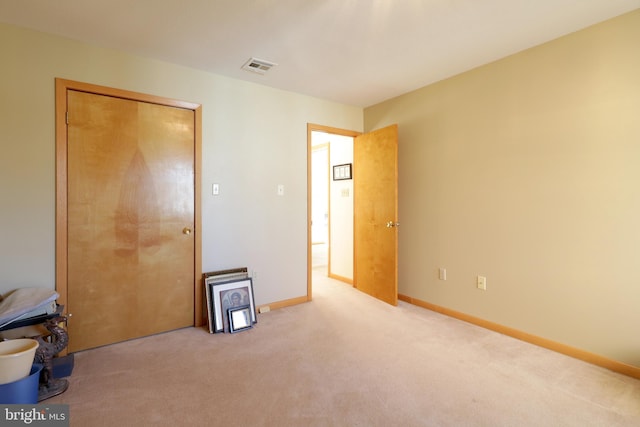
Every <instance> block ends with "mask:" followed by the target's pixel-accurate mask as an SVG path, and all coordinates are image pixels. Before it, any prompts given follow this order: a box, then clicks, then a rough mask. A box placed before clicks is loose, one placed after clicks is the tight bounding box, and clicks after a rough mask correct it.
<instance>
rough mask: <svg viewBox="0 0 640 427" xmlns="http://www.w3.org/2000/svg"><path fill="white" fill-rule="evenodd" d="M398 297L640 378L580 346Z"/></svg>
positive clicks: (639, 372) (630, 368)
mask: <svg viewBox="0 0 640 427" xmlns="http://www.w3.org/2000/svg"><path fill="white" fill-rule="evenodd" d="M398 299H400V300H401V301H405V302H408V303H409V304H413V305H416V306H418V307H422V308H426V309H427V310H431V311H435V312H437V313H441V314H444V315H446V316H449V317H453V318H455V319H459V320H463V321H465V322H467V323H471V324H473V325H477V326H480V327H483V328H485V329H489V330H492V331H495V332H499V333H501V334H504V335H507V336H510V337H513V338H516V339H519V340H521V341H525V342H528V343H530V344H534V345H537V346H538V347H543V348H546V349H549V350H552V351H555V352H557V353H561V354H564V355H566V356H569V357H573V358H574V359H579V360H582V361H584V362H587V363H591V364H593V365H596V366H600V367H602V368H606V369H609V370H611V371H614V372H617V373H619V374H623V375H627V376H629V377H632V378H637V379H640V367H637V366H632V365H628V364H626V363H622V362H619V361H617V360H612V359H608V358H606V357H603V356H600V355H597V354H593V353H590V352H588V351H584V350H581V349H579V348H575V347H571V346H568V345H566V344H562V343H558V342H555V341H551V340H548V339H546V338H542V337H538V336H536V335H532V334H529V333H526V332H522V331H519V330H517V329H513V328H510V327H508V326H503V325H500V324H498V323H493V322H489V321H487V320H484V319H480V318H478V317H474V316H470V315H468V314H465V313H461V312H459V311H455V310H451V309H448V308H445V307H441V306H439V305H435V304H431V303H429V302H426V301H422V300H419V299H417V298H413V297H410V296H407V295H402V294H398Z"/></svg>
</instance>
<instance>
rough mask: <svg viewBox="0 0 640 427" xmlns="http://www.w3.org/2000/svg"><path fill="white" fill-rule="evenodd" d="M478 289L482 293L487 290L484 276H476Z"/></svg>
mask: <svg viewBox="0 0 640 427" xmlns="http://www.w3.org/2000/svg"><path fill="white" fill-rule="evenodd" d="M477 284H478V289H482V290H483V291H486V290H487V278H486V277H484V276H478V282H477Z"/></svg>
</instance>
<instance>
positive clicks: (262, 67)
mask: <svg viewBox="0 0 640 427" xmlns="http://www.w3.org/2000/svg"><path fill="white" fill-rule="evenodd" d="M274 65H278V64H275V63H273V62H269V61H265V60H264V59H257V58H251V59H249V60H248V61H247V62H245V64H244V65H243V66H242V69H243V70H247V71H251V72H254V73H258V74H265V73H266V72H267V71H269V70H270V69H271V67H273V66H274Z"/></svg>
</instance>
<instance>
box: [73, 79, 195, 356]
mask: <svg viewBox="0 0 640 427" xmlns="http://www.w3.org/2000/svg"><path fill="white" fill-rule="evenodd" d="M67 103H68V119H67V121H68V125H67V133H68V136H67V138H68V141H67V156H68V157H67V162H68V164H67V179H68V182H67V257H68V259H67V275H68V277H67V302H66V303H67V313H69V316H71V317H70V318H69V322H68V330H69V351H70V352H74V351H79V350H83V349H87V348H92V347H97V346H100V345H105V344H110V343H114V342H119V341H123V340H127V339H131V338H137V337H141V336H146V335H151V334H154V333H159V332H165V331H169V330H173V329H177V328H181V327H186V326H191V325H193V324H194V285H193V283H194V259H195V255H194V246H195V245H194V234H193V233H192V230H193V228H194V225H195V217H194V149H195V148H194V147H195V139H194V135H195V130H194V123H195V120H194V111H192V110H189V109H184V108H176V107H171V106H166V105H159V104H155V103H149V102H141V101H135V100H130V99H125V98H120V97H113V96H105V95H98V94H94V93H89V92H83V91H76V90H69V91H67Z"/></svg>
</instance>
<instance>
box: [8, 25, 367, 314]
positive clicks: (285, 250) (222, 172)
mask: <svg viewBox="0 0 640 427" xmlns="http://www.w3.org/2000/svg"><path fill="white" fill-rule="evenodd" d="M0 52H2V60H1V61H2V66H1V70H2V72H1V76H2V79H0V143H1V147H0V150H1V151H0V152H1V155H0V200H1V201H2V202H1V203H2V210H1V215H2V216H1V218H0V293H5V292H7V291H9V290H12V289H16V288H20V287H26V286H38V287H48V288H54V286H55V283H54V279H55V274H54V265H55V264H54V263H55V251H54V242H55V228H54V227H55V224H54V217H55V159H54V78H55V77H61V78H65V79H70V80H77V81H82V82H87V83H92V84H98V85H104V86H111V87H116V88H120V89H125V90H131V91H136V92H142V93H148V94H152V95H157V96H163V97H168V98H175V99H181V100H185V101H190V102H196V103H200V104H202V106H203V132H202V133H203V134H202V137H203V149H202V151H203V153H202V154H203V162H202V163H203V176H202V184H203V186H202V188H203V194H202V220H203V225H202V230H201V231H202V234H203V251H202V255H203V262H202V265H203V268H204V270H205V271H211V270H218V269H223V268H231V267H239V266H247V267H249V269H250V270H251V271H252V272H255V273H257V278H256V280H255V282H254V288H255V289H254V291H255V292H254V293H255V298H256V304H266V303H269V302H273V301H281V300H285V299H289V298H295V297H299V296H303V295H306V292H307V285H306V278H307V266H306V262H307V258H306V248H307V241H306V239H307V222H306V221H307V211H306V209H307V183H306V180H307V123H319V124H323V125H326V126H333V127H337V128H345V129H353V130H357V131H360V130H362V109H361V108H357V107H351V106H346V105H341V104H336V103H332V102H328V101H324V100H320V99H316V98H311V97H308V96H303V95H299V94H294V93H290V92H284V91H279V90H274V89H271V88H268V87H266V86H263V85H258V84H254V83H246V82H241V81H238V80H233V79H228V78H225V77H221V76H217V75H213V74H209V73H205V72H202V71H198V70H194V69H190V68H186V67H180V66H176V65H172V64H168V63H165V62H160V61H154V60H149V59H145V58H141V57H136V56H131V55H127V54H124V53H122V52H117V51H112V50H108V49H102V48H98V47H94V46H89V45H86V44H82V43H77V42H74V41H71V40H67V39H63V38H60V37H56V36H51V35H46V34H42V33H37V32H33V31H29V30H23V29H18V28H15V27H11V26H7V25H3V24H0ZM239 65H240V64H239ZM256 79H257V80H256V81H257V82H261V77H260V76H257V75H256ZM213 183H218V184H220V195H219V196H213V195H212V194H211V193H212V192H211V186H212V184H213ZM278 184H283V185H284V186H285V195H284V196H278V195H277V191H276V190H277V186H278Z"/></svg>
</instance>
